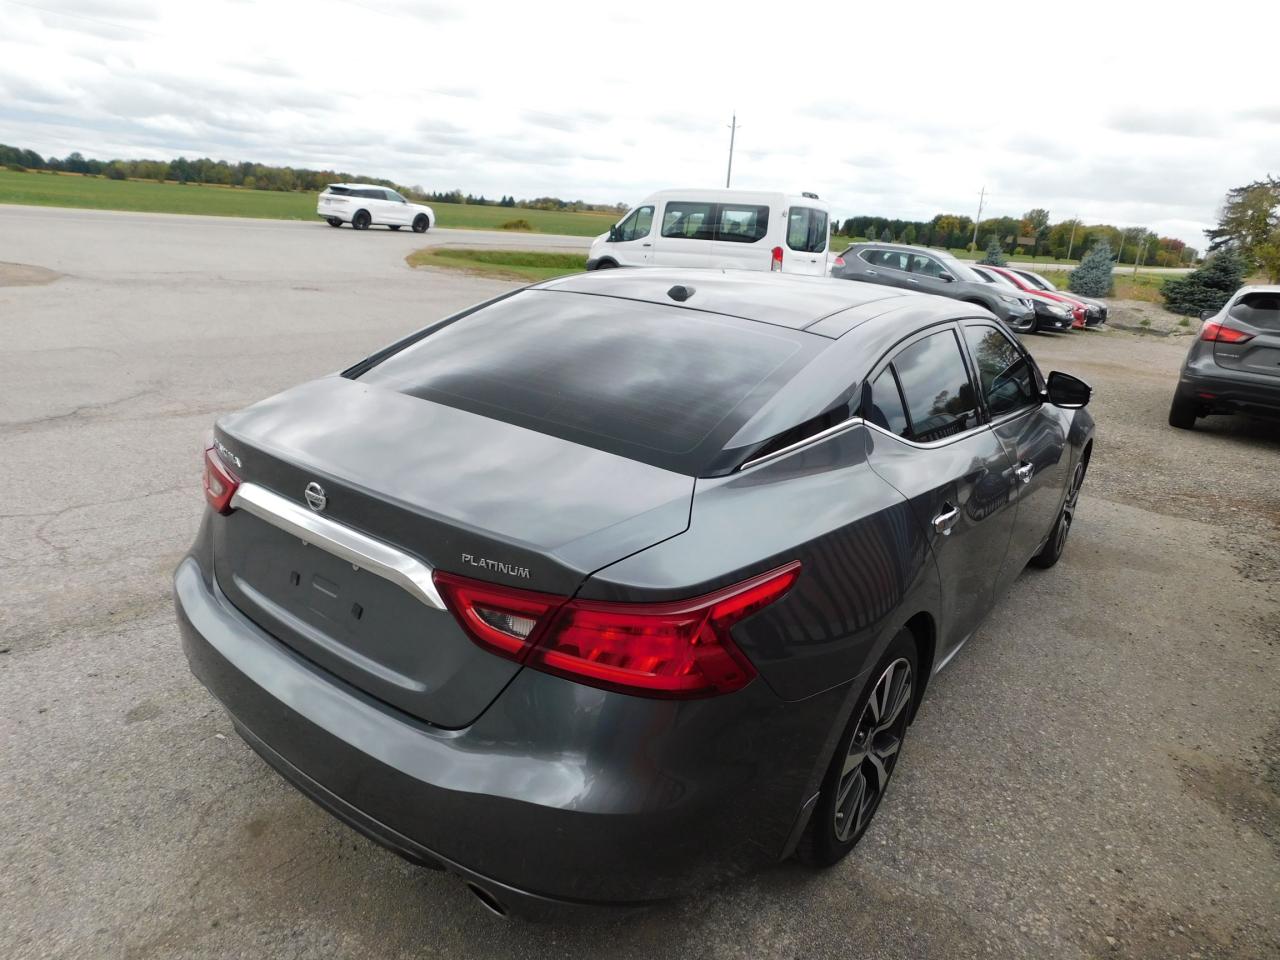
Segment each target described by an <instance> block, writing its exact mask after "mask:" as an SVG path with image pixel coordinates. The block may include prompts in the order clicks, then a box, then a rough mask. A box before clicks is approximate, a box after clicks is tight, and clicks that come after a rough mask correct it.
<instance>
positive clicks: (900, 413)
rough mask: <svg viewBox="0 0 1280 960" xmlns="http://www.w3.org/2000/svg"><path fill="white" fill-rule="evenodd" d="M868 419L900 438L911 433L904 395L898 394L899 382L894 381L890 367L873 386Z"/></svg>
mask: <svg viewBox="0 0 1280 960" xmlns="http://www.w3.org/2000/svg"><path fill="white" fill-rule="evenodd" d="M866 418H867V419H868V420H870V421H871V422H872V423H874V424H875V425H876V426H877V427H883V428H884V429H885V430H888V431H889V432H890V433H896V434H897V435H898V436H900V437H905V436H908V435H909V433H910V425H909V424H908V423H907V413H906V411H905V410H904V409H903V407H902V394H900V393H899V392H898V381H897V380H895V379H894V377H893V369H892V368H890V367H886V368H885V370H884V372H883V373H881V374H880V376H878V377H876V379H875V381H874V382H873V383H872V384H871V403H870V405H869V407H868V408H867V411H866Z"/></svg>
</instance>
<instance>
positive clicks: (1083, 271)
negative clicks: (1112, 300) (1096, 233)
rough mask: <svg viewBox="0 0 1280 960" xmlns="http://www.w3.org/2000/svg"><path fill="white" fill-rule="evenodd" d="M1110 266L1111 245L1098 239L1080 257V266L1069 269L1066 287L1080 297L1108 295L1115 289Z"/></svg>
mask: <svg viewBox="0 0 1280 960" xmlns="http://www.w3.org/2000/svg"><path fill="white" fill-rule="evenodd" d="M1111 268H1112V263H1111V245H1110V244H1109V243H1107V241H1105V240H1099V241H1098V242H1097V243H1095V244H1094V245H1093V249H1091V250H1090V251H1089V252H1088V253H1086V254H1085V255H1084V256H1083V257H1081V258H1080V266H1078V267H1076V268H1075V269H1074V270H1072V271H1071V276H1070V277H1069V278H1068V280H1067V289H1068V290H1070V291H1071V292H1072V293H1078V294H1080V295H1081V296H1082V297H1109V296H1111V292H1112V290H1114V289H1115V279H1114V278H1113V277H1112V275H1111Z"/></svg>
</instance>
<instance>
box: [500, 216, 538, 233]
mask: <svg viewBox="0 0 1280 960" xmlns="http://www.w3.org/2000/svg"><path fill="white" fill-rule="evenodd" d="M502 229H503V230H532V229H533V224H532V223H530V222H529V221H528V220H526V219H525V218H524V217H521V218H520V219H519V220H508V221H507V222H506V223H504V224H503V225H502Z"/></svg>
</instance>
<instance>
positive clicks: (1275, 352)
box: [1169, 286, 1280, 430]
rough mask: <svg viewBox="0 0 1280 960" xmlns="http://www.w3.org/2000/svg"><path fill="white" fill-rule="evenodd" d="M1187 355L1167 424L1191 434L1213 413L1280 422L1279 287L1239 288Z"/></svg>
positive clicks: (1208, 319)
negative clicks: (1279, 420)
mask: <svg viewBox="0 0 1280 960" xmlns="http://www.w3.org/2000/svg"><path fill="white" fill-rule="evenodd" d="M1200 319H1201V320H1203V321H1204V325H1203V326H1202V327H1201V328H1200V336H1199V337H1197V338H1196V339H1195V340H1194V341H1193V342H1192V344H1191V349H1190V350H1188V351H1187V359H1186V360H1185V361H1184V362H1183V364H1182V373H1181V374H1180V375H1179V377H1178V386H1177V389H1176V390H1175V391H1174V394H1173V403H1172V404H1171V405H1170V406H1169V424H1170V426H1174V427H1178V428H1180V429H1183V430H1190V429H1192V428H1193V427H1194V426H1195V424H1196V420H1197V419H1199V418H1200V417H1207V416H1210V415H1211V414H1218V413H1227V414H1230V413H1244V414H1249V415H1252V416H1257V417H1267V418H1280V286H1251V287H1241V288H1240V289H1239V290H1237V291H1236V292H1235V294H1233V295H1232V297H1231V299H1230V300H1228V301H1227V303H1226V305H1225V306H1224V307H1223V308H1222V309H1221V310H1206V311H1204V312H1203V313H1201V314H1200Z"/></svg>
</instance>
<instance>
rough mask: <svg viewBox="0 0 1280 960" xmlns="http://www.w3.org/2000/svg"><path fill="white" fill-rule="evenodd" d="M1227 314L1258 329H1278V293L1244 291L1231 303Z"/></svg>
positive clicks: (1279, 304) (1279, 327) (1279, 302)
mask: <svg viewBox="0 0 1280 960" xmlns="http://www.w3.org/2000/svg"><path fill="white" fill-rule="evenodd" d="M1227 316H1229V317H1234V318H1235V319H1237V320H1242V321H1244V322H1245V323H1247V324H1249V326H1251V327H1255V328H1256V329H1259V330H1280V293H1246V294H1245V295H1244V296H1243V297H1241V298H1240V299H1239V300H1237V301H1236V302H1235V303H1233V304H1232V305H1231V309H1230V310H1228V311H1227Z"/></svg>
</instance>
